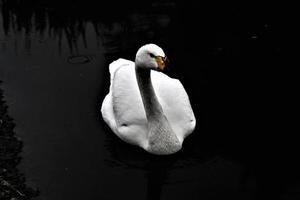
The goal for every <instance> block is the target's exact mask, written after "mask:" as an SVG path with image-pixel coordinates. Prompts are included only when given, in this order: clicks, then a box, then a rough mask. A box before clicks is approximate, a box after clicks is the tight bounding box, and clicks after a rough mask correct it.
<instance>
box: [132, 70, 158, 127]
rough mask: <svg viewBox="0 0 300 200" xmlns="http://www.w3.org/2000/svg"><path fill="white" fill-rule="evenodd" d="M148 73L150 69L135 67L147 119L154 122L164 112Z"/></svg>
mask: <svg viewBox="0 0 300 200" xmlns="http://www.w3.org/2000/svg"><path fill="white" fill-rule="evenodd" d="M150 73H151V71H150V70H147V69H140V68H136V78H137V82H138V86H139V89H140V93H141V96H142V100H143V104H144V108H145V112H146V117H147V120H148V121H149V122H151V123H155V122H159V121H160V120H161V119H162V118H163V116H164V113H163V109H162V107H161V105H160V103H159V101H158V99H157V96H156V94H155V91H154V88H153V85H152V81H151V74H150Z"/></svg>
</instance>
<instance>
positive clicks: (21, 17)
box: [1, 0, 175, 55]
mask: <svg viewBox="0 0 300 200" xmlns="http://www.w3.org/2000/svg"><path fill="white" fill-rule="evenodd" d="M1 2H2V6H1V9H2V12H1V13H2V23H3V24H2V26H3V30H4V33H5V35H6V36H8V35H11V34H15V33H17V32H23V34H24V38H25V49H26V50H28V51H30V48H31V45H32V41H31V40H32V39H33V37H32V34H34V35H35V37H38V38H40V39H39V40H40V41H42V40H43V39H44V38H47V37H53V38H56V40H57V47H58V52H61V47H62V42H63V39H64V38H65V39H66V40H67V43H68V47H69V51H70V52H71V54H72V55H77V54H78V53H79V47H78V45H79V44H78V42H79V41H80V42H82V43H83V46H84V48H87V45H88V43H87V38H86V30H87V26H88V25H89V24H91V25H92V26H93V32H94V37H95V38H96V40H94V41H97V44H98V45H99V43H100V42H101V43H102V44H101V45H103V46H104V47H105V53H107V54H113V53H117V52H122V51H127V52H128V51H130V49H132V50H133V49H134V50H135V49H136V48H137V47H138V46H141V42H142V41H143V44H144V43H147V42H151V41H153V40H156V41H157V39H158V38H159V40H160V41H163V39H164V38H166V37H167V36H166V35H164V36H163V34H164V29H165V28H166V27H167V26H168V24H169V22H170V15H169V14H168V15H166V14H165V13H166V12H168V13H171V12H172V11H173V10H174V6H175V4H173V3H168V2H166V3H163V4H160V3H158V2H156V3H152V4H151V3H146V4H140V7H141V8H143V7H147V8H148V9H149V8H150V9H151V8H153V9H155V11H159V12H154V13H151V14H141V13H140V11H139V9H137V10H136V11H135V10H132V7H131V6H128V5H124V7H123V8H122V7H118V8H116V7H115V6H113V5H111V7H107V5H105V8H104V6H103V7H101V6H100V7H99V8H98V9H96V10H95V7H98V6H96V5H93V4H90V5H89V6H87V5H86V2H85V3H84V4H80V3H79V2H77V3H78V4H79V5H77V6H76V5H74V2H73V1H71V2H69V1H66V2H64V3H61V2H59V3H56V2H55V1H54V2H52V3H51V2H44V1H43V2H41V3H39V2H35V3H34V4H32V5H31V4H28V2H27V1H17V0H11V1H8V0H2V1H1ZM130 9H131V11H132V12H131V13H129V11H130ZM162 11H163V12H162ZM114 13H118V15H115V14H114ZM162 13H163V14H162ZM137 37H139V38H140V40H139V41H138V40H136V38H137ZM16 46H18V44H16Z"/></svg>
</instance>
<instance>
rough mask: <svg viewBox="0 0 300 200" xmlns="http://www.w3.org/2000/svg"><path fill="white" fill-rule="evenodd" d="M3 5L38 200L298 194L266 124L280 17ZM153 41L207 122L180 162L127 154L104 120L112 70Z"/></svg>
mask: <svg viewBox="0 0 300 200" xmlns="http://www.w3.org/2000/svg"><path fill="white" fill-rule="evenodd" d="M0 5H1V17H0V80H2V81H3V85H2V87H3V89H4V94H5V99H6V100H7V103H8V105H9V112H10V115H11V116H12V117H13V118H14V119H15V121H16V124H17V127H16V132H17V134H18V136H20V137H21V138H22V139H23V141H24V144H25V146H24V152H23V160H22V164H21V166H20V168H21V169H22V170H23V171H24V172H25V174H26V177H27V182H28V183H29V184H31V185H34V186H37V187H38V188H39V189H40V191H41V195H40V196H39V197H38V198H37V199H41V200H54V199H55V200H66V199H72V200H77V199H78V200H79V199H80V200H81V199H103V200H105V199H119V198H123V199H138V200H141V199H148V200H150V199H151V200H152V199H174V200H175V199H184V198H185V199H227V198H228V199H229V198H230V199H267V198H282V199H290V198H291V199H292V198H296V196H297V195H299V193H298V192H297V191H299V190H298V189H297V188H299V185H298V184H297V180H298V179H297V178H296V175H297V174H295V171H297V170H296V169H297V167H296V166H297V165H295V163H294V162H291V159H290V157H292V155H291V154H289V155H290V157H288V156H286V155H284V156H282V155H280V152H281V151H280V150H278V149H277V147H278V146H277V145H276V142H273V143H272V140H273V139H274V140H276V136H274V135H273V133H272V131H270V130H269V129H268V128H267V127H268V125H266V124H268V123H269V122H267V120H265V118H267V117H268V116H269V115H268V114H270V112H274V111H272V109H271V107H272V104H271V103H270V101H269V100H270V99H268V98H266V96H267V94H268V93H272V90H273V89H274V88H272V87H270V86H269V84H268V83H266V82H268V81H267V80H272V79H265V77H266V76H270V75H272V74H273V73H275V72H274V70H277V69H276V68H274V66H277V65H279V63H280V56H281V51H282V48H281V45H282V40H281V39H280V35H281V29H280V25H281V22H280V17H277V16H276V13H277V9H276V8H275V7H272V6H268V7H266V6H263V5H260V6H257V5H246V6H244V5H240V4H224V5H219V4H218V5H214V4H211V5H204V4H197V5H196V4H195V5H194V4H189V3H182V2H181V3H180V2H175V1H152V2H151V1H149V3H139V4H134V2H127V3H122V4H117V2H114V1H111V2H110V3H108V4H107V5H104V4H102V5H96V4H93V3H92V2H90V1H64V3H63V4H62V3H61V2H59V3H58V2H56V1H49V2H48V1H39V2H37V1H30V2H26V3H25V1H14V0H11V1H5V0H2V1H1V4H0ZM115 5H119V6H118V7H116V6H115ZM266 8H268V10H267V11H268V12H267V11H266ZM149 42H151V43H156V44H158V45H160V46H161V47H162V48H163V49H164V50H165V52H166V54H167V55H168V57H169V59H170V60H171V63H170V66H169V69H168V71H167V72H166V73H167V74H168V75H170V76H172V77H176V78H178V79H180V80H181V82H182V83H183V85H184V86H185V88H186V90H187V93H188V94H189V96H190V100H191V104H192V107H193V109H194V113H195V115H196V119H197V126H196V129H195V131H194V133H193V134H192V135H191V136H189V137H188V138H187V139H186V141H185V142H184V147H183V150H182V151H180V152H179V153H177V154H175V155H171V156H163V157H159V156H158V157H157V156H152V155H149V154H147V153H146V152H144V151H143V150H141V149H139V148H136V147H133V146H131V145H128V144H125V143H124V142H122V141H120V140H119V139H118V138H117V137H116V136H114V135H113V133H112V132H111V131H110V130H109V128H108V127H107V126H106V124H104V122H103V121H102V118H101V115H100V107H101V103H102V100H103V98H104V96H105V94H106V93H107V92H108V87H109V73H108V64H109V63H110V62H111V61H113V60H115V59H117V58H119V57H122V58H126V59H130V60H133V59H134V55H135V53H136V50H137V48H138V47H140V46H141V45H143V44H146V43H149ZM262 124H263V125H264V126H262V127H263V128H261V125H262ZM279 128H280V127H279ZM276 141H277V140H276ZM292 161H293V159H292Z"/></svg>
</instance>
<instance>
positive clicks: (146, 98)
mask: <svg viewBox="0 0 300 200" xmlns="http://www.w3.org/2000/svg"><path fill="white" fill-rule="evenodd" d="M149 46H150V47H149ZM144 47H147V45H146V46H144ZM142 48H143V47H142ZM142 48H141V49H142ZM158 48H159V47H157V46H156V45H154V46H151V45H148V47H147V48H146V49H147V52H148V50H149V49H150V52H151V50H153V49H154V53H156V54H157V53H159V54H162V57H164V53H163V51H162V50H161V49H160V48H159V49H158ZM141 49H140V50H139V51H141ZM142 50H143V49H142ZM160 50H161V51H160ZM154 53H153V54H154ZM151 54H152V53H151ZM138 59H139V52H138V54H137V57H136V62H135V63H134V62H132V61H129V60H125V59H119V60H117V61H114V62H113V63H111V64H110V66H109V70H110V76H111V85H110V91H109V93H108V94H107V96H106V97H105V99H104V101H103V104H102V108H101V112H102V116H103V119H104V121H105V122H106V123H107V124H108V125H109V126H110V128H111V129H112V131H113V132H114V133H115V134H116V135H117V136H119V137H120V138H121V139H122V140H124V141H126V142H128V143H130V144H134V145H138V146H140V147H142V148H143V149H145V150H146V151H148V152H150V153H153V154H171V153H175V152H177V151H178V150H180V149H181V147H182V142H183V140H184V138H185V137H186V136H187V135H189V134H190V133H191V132H192V131H193V130H194V128H195V124H196V120H195V117H194V113H193V111H192V108H191V105H190V102H189V98H188V96H187V94H186V92H185V90H184V88H183V86H182V84H181V83H180V81H179V80H177V79H172V78H170V77H168V76H167V75H165V74H163V73H161V72H158V71H154V70H151V69H153V66H152V68H151V69H150V67H151V66H150V67H149V66H141V65H143V61H144V60H145V59H144V60H143V59H141V60H138ZM148 60H149V59H148ZM152 64H153V63H152ZM145 65H147V63H145ZM156 67H157V66H156ZM163 67H164V66H163Z"/></svg>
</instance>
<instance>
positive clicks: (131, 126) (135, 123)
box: [111, 60, 148, 148]
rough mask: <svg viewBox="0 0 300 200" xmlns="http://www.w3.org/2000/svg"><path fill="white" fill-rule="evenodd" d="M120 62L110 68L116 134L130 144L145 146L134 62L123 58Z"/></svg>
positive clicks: (142, 109)
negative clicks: (119, 64) (118, 64)
mask: <svg viewBox="0 0 300 200" xmlns="http://www.w3.org/2000/svg"><path fill="white" fill-rule="evenodd" d="M115 64H117V63H115ZM121 64H122V66H117V67H115V66H114V67H112V70H111V71H112V72H113V73H114V74H113V75H112V77H113V78H112V80H111V81H112V83H111V94H112V108H113V114H114V117H115V123H116V129H117V133H116V134H117V135H118V136H119V137H120V138H122V139H123V140H125V141H127V142H129V143H131V144H135V145H139V146H142V147H144V148H145V147H146V145H147V141H148V138H147V132H148V131H147V129H148V128H147V120H146V113H145V110H144V106H143V103H142V98H141V95H140V92H139V89H138V85H137V81H136V76H135V68H134V63H133V62H131V61H126V62H125V61H124V60H123V61H122V62H121ZM112 72H111V73H112Z"/></svg>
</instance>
